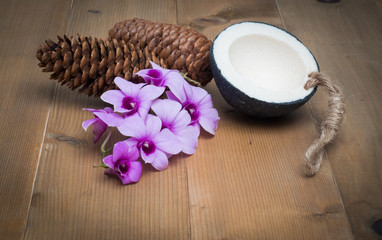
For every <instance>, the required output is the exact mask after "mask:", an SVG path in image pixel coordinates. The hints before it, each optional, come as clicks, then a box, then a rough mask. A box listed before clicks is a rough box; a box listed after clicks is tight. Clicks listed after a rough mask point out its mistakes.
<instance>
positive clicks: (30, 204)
mask: <svg viewBox="0 0 382 240" xmlns="http://www.w3.org/2000/svg"><path fill="white" fill-rule="evenodd" d="M57 85H58V84H56V85H55V87H54V91H53V94H52V100H51V102H50V104H49V108H48V114H47V116H46V120H45V125H44V133H43V135H42V138H41V144H40V150H39V153H38V159H37V166H36V172H35V174H34V177H33V183H32V191H31V195H30V198H29V204H28V210H27V216H26V218H25V227H24V236H23V239H25V236H26V232H27V228H28V219H29V213H30V209H31V206H32V201H33V194H34V189H35V184H36V179H37V174H38V172H39V167H40V162H41V156H42V151H43V149H44V146H45V145H44V143H45V138H46V133H47V129H48V123H49V116H50V113H51V111H52V108H53V104H54V100H55V98H56V92H57Z"/></svg>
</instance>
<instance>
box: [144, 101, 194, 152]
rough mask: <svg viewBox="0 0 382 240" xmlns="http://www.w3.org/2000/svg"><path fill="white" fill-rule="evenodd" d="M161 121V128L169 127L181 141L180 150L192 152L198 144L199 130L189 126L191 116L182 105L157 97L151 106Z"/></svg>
mask: <svg viewBox="0 0 382 240" xmlns="http://www.w3.org/2000/svg"><path fill="white" fill-rule="evenodd" d="M151 108H152V110H153V111H154V112H155V114H156V115H157V116H158V117H159V118H160V120H161V121H162V128H167V129H169V130H170V131H171V132H172V133H173V134H174V135H175V136H176V137H177V138H178V140H179V141H180V142H181V143H182V145H183V148H182V152H184V153H186V154H194V153H195V151H196V147H197V146H198V137H199V131H198V130H196V129H195V127H193V126H190V125H189V124H190V123H191V117H190V115H189V113H188V112H187V111H186V110H182V105H181V104H180V103H179V102H177V101H174V100H170V99H163V100H162V99H158V100H156V101H155V102H154V103H153V105H152V106H151Z"/></svg>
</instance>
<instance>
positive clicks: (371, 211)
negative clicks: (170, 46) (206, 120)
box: [0, 0, 382, 239]
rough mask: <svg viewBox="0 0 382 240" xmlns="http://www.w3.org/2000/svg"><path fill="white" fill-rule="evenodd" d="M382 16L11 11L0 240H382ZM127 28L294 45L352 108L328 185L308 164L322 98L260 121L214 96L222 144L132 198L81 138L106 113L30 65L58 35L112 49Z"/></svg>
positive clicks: (61, 4) (259, 4)
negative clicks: (264, 29) (247, 26)
mask: <svg viewBox="0 0 382 240" xmlns="http://www.w3.org/2000/svg"><path fill="white" fill-rule="evenodd" d="M381 6H382V4H381V3H380V2H373V1H365V4H363V3H361V2H360V1H341V2H340V3H337V4H325V3H319V2H316V1H305V2H303V1H286V0H285V1H284V0H277V1H266V0H255V1H248V0H240V1H228V0H224V1H218V0H209V1H197V0H195V1H186V0H177V1H174V0H165V1H155V0H152V1H140V0H134V1H128V2H127V1H112V2H109V1H101V0H99V1H90V0H88V1H58V0H55V1H48V2H46V1H45V2H42V1H34V2H33V3H32V2H28V1H22V0H20V1H12V2H5V3H3V4H2V8H1V10H0V16H1V18H0V19H1V21H0V26H1V28H0V33H1V34H0V43H1V45H0V72H1V78H0V82H1V83H2V88H0V96H1V97H0V98H1V102H0V124H1V129H2V132H1V134H0V136H1V138H0V141H1V144H0V156H1V161H2V164H3V165H2V170H1V171H0V174H1V175H0V176H1V180H2V181H1V182H0V190H1V197H0V204H1V206H2V208H1V210H0V220H1V222H0V238H1V239H21V238H25V239H52V238H54V239H351V238H352V236H353V234H354V236H355V238H356V239H372V238H378V235H377V234H376V233H375V232H373V231H372V229H371V228H370V224H371V223H372V222H373V221H375V220H377V219H379V218H381V217H382V215H381V203H382V195H381V194H382V191H381V182H382V181H381V175H380V173H381V170H382V167H381V165H380V160H381V156H382V154H381V145H382V144H381V131H380V130H381V129H380V126H379V122H381V121H380V119H381V116H382V114H381V107H380V103H381V91H380V87H379V85H378V84H379V81H380V78H381V75H382V74H381V71H382V68H381V63H382V59H381V56H382V54H381V49H382V48H381V47H382V46H381V34H382V33H381V30H380V29H382V28H381V26H380V25H381V21H380V18H381ZM132 17H140V18H145V19H149V20H153V21H161V22H168V23H178V24H180V25H188V26H190V27H192V28H194V29H197V30H198V31H200V32H202V33H204V34H205V35H207V36H208V37H209V38H210V39H213V38H214V37H215V36H216V35H217V34H218V33H219V32H220V31H221V30H222V29H224V28H225V27H227V26H229V25H230V24H232V23H235V22H240V21H244V20H255V21H263V22H268V23H271V24H274V25H276V26H279V27H281V28H286V29H287V30H289V31H290V32H292V33H293V34H295V35H296V36H298V37H299V38H300V39H301V40H302V41H303V42H304V43H305V44H306V45H307V46H308V48H310V49H311V50H312V52H313V53H314V54H315V56H316V57H317V59H318V61H319V64H320V67H321V69H322V70H323V71H324V72H327V73H328V74H329V75H330V76H332V77H333V78H335V79H338V81H339V83H340V84H341V85H343V86H344V90H345V94H346V95H347V97H346V100H347V105H348V107H347V116H346V119H345V123H344V128H343V131H342V133H341V134H340V135H339V138H338V139H337V140H336V142H335V143H334V145H333V146H331V147H330V148H329V149H328V151H327V158H326V159H325V161H324V165H323V169H322V172H321V173H320V174H319V175H317V176H316V177H314V178H306V177H304V175H303V172H302V170H303V164H302V163H303V162H302V161H303V158H302V156H303V154H304V152H305V150H306V148H307V147H308V146H309V144H310V143H311V141H313V139H314V138H315V137H316V136H317V135H318V130H317V129H316V127H317V126H316V125H317V124H318V123H319V122H320V121H321V120H322V119H323V118H324V116H325V111H326V102H325V101H326V95H325V94H324V93H323V92H322V91H319V92H318V94H317V95H315V96H314V98H313V99H312V101H310V103H309V104H308V105H305V106H303V107H302V108H300V109H299V110H297V111H296V112H294V113H293V114H290V115H289V116H286V117H283V118H280V119H272V120H265V119H264V120H259V119H253V118H249V117H246V116H244V115H242V114H240V113H237V112H235V111H233V109H232V108H231V107H229V106H228V105H227V104H226V103H225V102H224V100H223V98H222V97H221V96H220V94H219V92H218V90H217V87H216V85H215V84H214V83H213V82H212V83H211V84H209V85H208V86H207V87H206V90H207V91H208V92H210V93H211V95H212V98H213V101H214V105H215V107H216V108H217V109H218V111H219V114H220V117H221V121H220V124H219V129H218V131H217V134H216V136H214V137H211V136H209V135H207V134H202V135H201V137H200V138H199V146H198V149H197V152H196V154H195V155H193V156H186V155H179V156H177V157H173V158H172V159H171V160H170V165H169V168H168V169H167V170H165V171H162V172H157V171H155V170H153V169H152V168H151V167H149V166H145V168H144V172H143V175H142V178H141V180H140V182H139V183H138V184H135V185H129V186H122V185H121V184H120V183H119V182H118V180H117V179H111V178H109V177H107V176H104V175H103V173H102V172H103V170H102V169H96V168H92V165H93V164H98V163H99V161H100V154H99V147H100V144H97V145H93V143H92V135H91V133H90V132H85V131H83V129H82V128H81V123H82V121H84V120H86V119H88V118H89V117H90V114H89V113H87V112H83V111H82V110H81V109H82V108H84V107H90V108H91V107H94V108H100V107H103V106H105V105H104V104H103V103H102V102H101V101H100V100H99V99H93V98H88V97H86V96H81V95H77V94H75V93H73V92H71V91H70V90H68V89H66V87H60V86H58V85H55V83H53V82H52V81H48V78H49V75H48V74H44V73H41V72H40V70H39V69H38V67H37V65H36V63H37V60H36V59H35V56H34V55H35V51H36V49H37V47H38V45H39V44H40V43H41V42H42V41H44V40H45V39H47V38H55V35H62V34H63V33H67V34H73V35H75V34H77V33H81V34H82V35H91V36H99V37H106V36H107V31H108V29H109V28H111V27H112V26H113V24H114V23H115V22H117V21H120V20H124V19H128V18H132ZM366 36H367V37H366ZM113 140H116V139H113ZM337 184H338V187H337ZM345 210H346V211H345ZM349 222H350V224H349ZM352 232H353V234H352Z"/></svg>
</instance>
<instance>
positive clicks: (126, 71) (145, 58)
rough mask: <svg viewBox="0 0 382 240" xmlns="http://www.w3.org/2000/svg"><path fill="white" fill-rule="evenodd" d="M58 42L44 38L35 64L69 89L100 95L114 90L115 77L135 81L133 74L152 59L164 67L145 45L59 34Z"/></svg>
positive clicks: (137, 79)
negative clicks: (140, 46) (37, 61)
mask: <svg viewBox="0 0 382 240" xmlns="http://www.w3.org/2000/svg"><path fill="white" fill-rule="evenodd" d="M57 38H58V42H57V43H56V42H53V41H52V40H50V39H49V40H47V41H46V42H45V43H43V44H41V45H40V47H39V49H38V50H37V54H36V56H37V58H38V59H39V60H40V63H39V66H40V67H42V68H44V69H43V72H53V73H52V74H51V77H50V78H51V79H55V80H57V81H58V82H60V83H61V84H62V85H65V84H67V85H68V87H69V88H71V89H72V90H74V89H76V88H78V87H80V86H82V87H81V88H80V90H79V92H84V93H85V94H87V95H89V96H91V95H95V96H100V95H101V94H102V93H103V92H105V91H107V90H110V89H116V88H117V87H116V85H115V84H114V81H113V80H114V78H115V77H117V76H119V77H123V78H125V79H126V80H128V81H132V82H138V81H139V80H140V78H138V77H133V74H134V73H136V72H137V71H139V70H140V69H145V68H151V64H150V62H149V61H153V62H155V63H157V64H159V65H161V66H162V67H164V68H167V65H166V63H165V62H164V60H163V59H159V58H157V57H156V54H154V53H153V52H149V48H148V47H145V48H139V46H137V45H135V46H134V45H132V44H127V43H125V42H124V41H117V40H116V39H110V40H106V41H103V40H101V39H98V38H91V37H82V36H79V37H78V38H75V37H67V36H64V37H60V36H57Z"/></svg>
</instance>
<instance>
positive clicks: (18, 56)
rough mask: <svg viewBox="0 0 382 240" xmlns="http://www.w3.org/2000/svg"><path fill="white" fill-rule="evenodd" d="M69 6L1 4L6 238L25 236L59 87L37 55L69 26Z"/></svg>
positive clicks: (2, 225)
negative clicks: (40, 47) (46, 74)
mask: <svg viewBox="0 0 382 240" xmlns="http://www.w3.org/2000/svg"><path fill="white" fill-rule="evenodd" d="M68 7H69V5H68V4H67V1H60V0H53V1H49V2H46V1H33V2H32V1H6V2H2V4H1V8H0V16H1V20H0V43H1V44H0V73H1V77H0V84H1V88H0V99H1V100H0V129H1V133H0V136H1V137H0V159H1V168H0V179H1V182H0V194H1V197H0V206H1V208H0V239H21V238H22V237H23V235H24V231H25V227H26V219H27V215H28V210H29V205H30V200H31V193H32V189H33V183H34V178H35V175H36V170H37V166H38V160H39V153H40V148H41V141H42V138H43V135H44V132H45V127H46V121H47V116H48V113H49V107H50V103H51V100H52V93H53V89H54V83H53V82H51V81H48V80H47V78H44V77H43V74H42V73H41V72H40V71H39V70H38V69H37V61H36V58H35V54H36V49H37V47H38V45H39V44H40V42H42V41H43V40H44V39H45V38H47V37H49V35H50V34H52V33H53V32H52V30H55V31H57V30H61V31H62V29H64V27H65V19H66V17H67V11H68ZM37 13H39V14H37Z"/></svg>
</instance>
